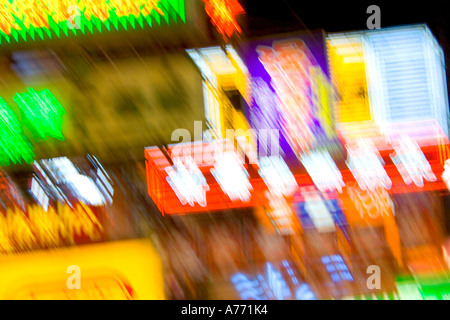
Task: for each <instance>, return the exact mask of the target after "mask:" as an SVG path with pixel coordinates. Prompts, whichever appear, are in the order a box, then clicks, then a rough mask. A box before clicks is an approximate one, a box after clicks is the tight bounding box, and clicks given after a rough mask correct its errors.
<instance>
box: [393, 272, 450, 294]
mask: <svg viewBox="0 0 450 320" xmlns="http://www.w3.org/2000/svg"><path fill="white" fill-rule="evenodd" d="M397 291H398V295H399V296H400V299H402V300H450V274H448V273H444V274H428V275H416V276H414V277H413V276H399V277H397Z"/></svg>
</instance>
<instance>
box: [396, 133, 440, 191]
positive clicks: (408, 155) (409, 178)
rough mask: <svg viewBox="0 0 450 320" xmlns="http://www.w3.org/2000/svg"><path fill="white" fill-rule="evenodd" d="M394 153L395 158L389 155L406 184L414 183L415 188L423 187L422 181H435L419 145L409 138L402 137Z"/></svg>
mask: <svg viewBox="0 0 450 320" xmlns="http://www.w3.org/2000/svg"><path fill="white" fill-rule="evenodd" d="M395 153H396V155H395V156H392V155H391V158H392V161H393V162H394V164H395V165H396V166H397V168H398V171H399V172H400V174H401V175H402V177H403V180H404V181H405V183H406V184H411V183H412V182H414V184H415V185H416V186H418V187H423V179H426V180H427V181H430V182H435V181H436V180H437V179H436V176H435V175H434V173H433V171H432V170H431V166H430V164H429V163H428V161H427V159H426V158H425V155H424V154H423V152H422V150H421V149H420V147H419V145H418V144H417V143H416V142H415V141H413V140H412V139H411V138H409V137H407V136H406V137H402V139H401V140H400V141H399V143H398V145H397V146H396V147H395Z"/></svg>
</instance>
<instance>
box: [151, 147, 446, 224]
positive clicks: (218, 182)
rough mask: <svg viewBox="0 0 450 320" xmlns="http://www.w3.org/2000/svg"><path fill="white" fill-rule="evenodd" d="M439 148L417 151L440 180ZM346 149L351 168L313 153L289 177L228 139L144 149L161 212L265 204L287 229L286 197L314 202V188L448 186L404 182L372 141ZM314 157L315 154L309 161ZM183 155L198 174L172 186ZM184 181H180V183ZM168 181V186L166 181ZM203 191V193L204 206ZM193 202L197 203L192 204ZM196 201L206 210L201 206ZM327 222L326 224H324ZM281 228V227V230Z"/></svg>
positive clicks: (373, 190)
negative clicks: (242, 152) (253, 158)
mask: <svg viewBox="0 0 450 320" xmlns="http://www.w3.org/2000/svg"><path fill="white" fill-rule="evenodd" d="M218 143H219V145H220V144H223V145H222V147H220V148H219V149H217V146H218ZM221 148H223V150H221ZM439 148H440V146H430V147H426V148H425V147H422V148H421V152H422V154H423V155H424V156H425V159H426V161H428V163H429V165H430V167H431V170H432V173H433V174H434V175H435V176H436V177H441V176H442V173H443V171H444V170H443V169H444V168H443V164H442V163H441V162H440V160H439V153H438V149H439ZM224 150H226V152H224ZM349 150H350V152H349V157H348V159H347V165H348V167H349V169H345V168H341V169H340V170H338V169H337V165H336V164H335V163H334V162H333V161H332V159H331V158H330V157H329V155H328V156H327V153H325V154H324V153H311V154H307V155H305V156H304V157H303V158H302V160H303V162H304V165H305V169H304V170H303V171H299V172H296V173H295V174H293V173H292V172H290V171H289V170H288V169H287V167H284V165H281V164H280V162H279V161H280V159H278V160H277V158H276V157H275V158H273V157H267V158H265V157H262V158H260V159H259V164H260V166H259V167H258V165H257V164H255V163H249V164H247V163H244V162H243V159H244V157H241V156H240V155H238V153H237V150H236V148H235V146H234V145H233V144H232V143H231V141H230V140H228V139H226V140H215V141H214V142H206V143H200V142H197V143H181V144H177V145H171V146H169V147H168V148H167V150H163V151H164V152H163V151H161V150H160V149H159V148H157V147H151V148H146V150H145V156H146V166H147V183H148V185H147V186H148V193H149V195H150V196H151V198H152V199H153V200H154V201H155V204H156V205H157V206H158V208H159V209H160V211H161V212H162V213H163V214H165V213H171V214H179V213H186V212H204V211H214V210H223V209H229V208H244V207H250V206H255V205H264V206H265V207H266V208H269V209H268V211H269V212H268V215H269V216H270V217H271V218H273V220H274V221H275V220H278V221H279V223H277V225H279V226H286V224H288V223H287V221H290V218H288V217H289V216H290V213H289V212H290V210H289V209H288V207H289V201H290V200H289V199H287V198H290V197H292V196H293V197H294V198H296V197H297V194H298V191H300V193H302V192H303V193H305V194H304V195H301V196H300V198H302V200H301V201H305V196H306V197H314V199H315V197H316V196H315V195H314V194H316V193H318V192H317V191H316V190H315V188H317V189H319V192H320V193H323V194H332V195H333V196H332V198H337V197H338V196H339V194H340V193H341V192H342V194H350V195H351V196H354V195H352V192H353V189H352V188H353V187H354V185H355V184H356V185H358V189H359V190H362V192H367V194H371V193H373V194H376V193H377V192H379V188H384V189H386V187H389V189H387V190H385V191H386V192H385V193H386V194H395V193H403V192H415V191H418V190H442V189H445V188H446V186H445V183H444V181H442V180H441V179H440V180H438V179H437V178H436V181H434V182H433V181H428V180H427V181H424V184H423V186H416V185H408V184H406V183H405V181H404V180H403V179H402V177H401V175H400V174H399V171H398V169H397V167H396V166H395V165H394V164H392V163H388V164H386V162H385V161H389V159H390V155H392V151H393V150H392V149H389V150H382V151H378V150H377V149H375V148H374V147H373V145H371V144H370V143H369V144H367V142H366V141H362V142H361V143H360V146H359V148H356V149H351V148H350V147H349ZM165 154H166V155H165ZM221 154H222V155H221ZM312 154H313V155H315V156H313V157H311V155H312ZM183 157H190V158H192V160H193V163H194V164H195V165H196V167H198V170H199V171H196V170H194V169H195V167H192V168H191V169H188V172H189V170H194V171H195V172H197V173H196V174H194V173H192V172H194V171H192V172H191V174H194V176H193V177H189V175H187V176H186V179H187V180H185V182H180V183H178V184H174V180H173V179H172V177H170V178H169V180H167V177H168V176H169V174H168V172H167V171H166V168H168V167H172V165H173V164H172V163H170V161H169V159H172V161H174V162H176V161H175V160H176V158H180V159H183ZM245 157H246V158H247V159H250V157H249V155H248V153H245ZM274 159H275V160H274ZM316 159H318V160H316ZM261 160H262V161H261ZM273 161H274V162H273ZM283 161H284V160H283ZM249 162H250V161H249ZM322 164H323V171H325V172H328V175H325V174H322V173H319V171H320V168H321V167H320V166H322ZM318 165H320V166H318ZM327 167H328V168H327ZM170 170H171V169H170ZM170 170H169V171H170ZM174 170H175V169H174ZM177 170H178V169H177ZM199 172H200V173H201V174H202V175H203V177H204V180H203V178H201V176H200V175H199ZM173 173H175V172H173ZM445 177H446V175H444V178H443V179H445ZM391 178H392V180H391ZM183 179H184V178H183ZM183 179H182V180H181V181H184V180H183ZM189 179H193V180H192V181H191V182H192V186H196V187H195V188H191V189H190V190H188V189H189V188H185V187H186V184H185V183H186V181H189ZM170 181H171V183H169V182H170ZM183 183H184V185H183ZM177 185H178V186H177ZM183 188H185V189H183ZM196 188H198V190H197V189H196ZM201 188H203V189H201ZM304 188H309V189H310V190H309V191H308V190H306V189H304ZM419 188H420V189H419ZM180 190H184V191H183V192H184V193H185V195H183V196H182V195H181V194H180V193H179V194H178V195H177V192H179V191H180ZM195 190H196V191H195ZM201 190H204V192H205V197H206V203H205V202H204V199H203V191H201ZM197 191H198V192H199V193H198V195H197V196H195V197H194V196H193V194H194V193H195V194H197ZM200 191H201V192H200ZM191 193H192V194H191ZM189 194H191V195H189ZM191 196H192V197H193V198H191V200H192V201H191V202H190V203H189V201H187V200H186V199H187V198H186V197H191ZM183 197H185V198H186V199H185V200H183V202H182V201H181V200H182V199H183ZM363 197H365V196H363ZM194 198H195V199H197V200H198V201H197V200H195V201H194ZM319 198H320V197H319ZM354 198H355V197H354ZM286 200H289V201H286ZM294 200H295V199H294ZM310 200H313V199H310ZM314 201H315V200H314ZM314 201H313V202H311V204H310V205H311V206H316V205H317V206H320V208H321V209H320V210H319V209H318V208H319V207H317V210H319V211H318V212H321V213H323V217H326V216H327V217H328V218H326V219H325V218H324V219H325V220H323V219H322V218H320V219H319V218H318V219H319V220H320V221H322V222H319V220H317V221H316V222H317V223H318V224H319V225H321V224H322V223H324V225H323V226H325V225H329V227H330V228H331V225H332V219H331V218H330V217H329V213H326V212H327V210H328V211H329V208H328V209H327V210H325V209H324V208H326V207H327V205H325V207H324V206H323V205H322V204H320V202H317V203H315V202H314ZM200 203H202V204H203V205H204V206H202V205H200ZM352 205H353V204H352ZM275 207H277V208H276V210H274V209H275ZM306 210H307V209H306ZM310 210H311V211H313V212H314V211H315V210H316V209H314V208H310ZM272 211H273V212H272ZM371 214H374V213H371ZM321 215H322V214H321ZM325 221H328V222H326V223H325ZM321 228H322V227H321ZM327 228H328V227H327ZM281 229H284V227H282V228H281ZM288 229H289V228H287V229H286V232H288V231H287V230H288ZM325 229H326V228H325Z"/></svg>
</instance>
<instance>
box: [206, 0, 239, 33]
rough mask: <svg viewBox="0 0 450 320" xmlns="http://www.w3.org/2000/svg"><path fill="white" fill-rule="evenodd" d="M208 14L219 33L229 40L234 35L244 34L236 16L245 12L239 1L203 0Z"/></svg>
mask: <svg viewBox="0 0 450 320" xmlns="http://www.w3.org/2000/svg"><path fill="white" fill-rule="evenodd" d="M203 1H204V2H205V10H206V14H207V15H208V16H209V17H210V19H211V22H212V24H213V25H214V26H215V27H216V28H217V31H219V33H220V34H221V35H222V36H223V38H224V39H225V40H228V39H229V38H230V37H231V36H232V35H233V34H235V33H236V34H239V33H241V32H242V30H241V27H240V26H239V24H238V23H237V21H236V16H237V15H239V14H244V13H245V11H244V9H243V8H242V6H241V5H240V4H239V2H238V0H203Z"/></svg>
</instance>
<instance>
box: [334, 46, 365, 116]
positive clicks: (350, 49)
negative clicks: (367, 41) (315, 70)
mask: <svg viewBox="0 0 450 320" xmlns="http://www.w3.org/2000/svg"><path fill="white" fill-rule="evenodd" d="M327 45H328V52H329V59H330V66H331V72H332V76H333V81H334V84H335V86H336V89H337V91H338V101H337V106H336V109H337V110H336V111H337V112H336V116H337V120H338V122H358V121H368V120H372V116H371V112H370V105H369V99H368V91H367V79H366V67H365V63H364V55H363V47H362V43H361V42H359V41H357V39H355V40H352V39H350V40H348V41H345V42H343V41H342V42H333V41H331V40H330V39H328V41H327Z"/></svg>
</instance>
